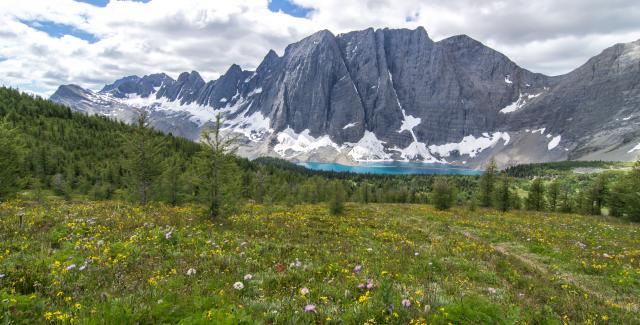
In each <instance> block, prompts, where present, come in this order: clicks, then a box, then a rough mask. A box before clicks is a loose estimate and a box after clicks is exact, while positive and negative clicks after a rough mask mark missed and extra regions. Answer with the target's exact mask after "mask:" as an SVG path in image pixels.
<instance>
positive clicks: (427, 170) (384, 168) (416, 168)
mask: <svg viewBox="0 0 640 325" xmlns="http://www.w3.org/2000/svg"><path fill="white" fill-rule="evenodd" d="M298 165H300V166H304V167H306V168H309V169H313V170H324V171H333V172H351V173H358V174H395V175H413V174H427V175H470V176H475V175H482V171H480V170H475V169H469V168H464V167H460V166H453V165H447V164H425V163H413V162H403V161H384V162H367V163H360V164H358V165H357V166H348V165H340V164H336V163H317V162H305V163H298Z"/></svg>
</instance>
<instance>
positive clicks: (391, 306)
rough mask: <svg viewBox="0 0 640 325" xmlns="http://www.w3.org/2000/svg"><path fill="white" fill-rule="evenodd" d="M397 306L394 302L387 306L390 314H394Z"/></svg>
mask: <svg viewBox="0 0 640 325" xmlns="http://www.w3.org/2000/svg"><path fill="white" fill-rule="evenodd" d="M394 308H395V307H394V306H393V304H390V305H389V306H387V311H388V312H389V314H393V309H394Z"/></svg>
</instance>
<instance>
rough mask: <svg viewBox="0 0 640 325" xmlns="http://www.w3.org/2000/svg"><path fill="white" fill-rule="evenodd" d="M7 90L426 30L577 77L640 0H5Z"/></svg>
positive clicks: (634, 17) (638, 22) (95, 84)
mask: <svg viewBox="0 0 640 325" xmlns="http://www.w3.org/2000/svg"><path fill="white" fill-rule="evenodd" d="M0 26H2V28H0V84H1V85H5V86H11V87H17V88H20V89H21V90H24V91H28V92H32V93H36V94H40V95H43V96H49V95H50V94H52V93H53V92H54V91H55V89H56V88H57V87H58V86H59V85H61V84H71V83H73V84H77V85H80V86H82V87H85V88H90V89H94V90H99V89H100V88H102V86H103V85H104V84H107V83H111V82H112V81H114V80H116V79H119V78H121V77H123V76H128V75H134V74H135V75H139V76H143V75H146V74H151V73H157V72H166V73H167V74H169V75H170V76H172V77H174V78H176V77H177V75H178V74H179V73H180V72H183V71H192V70H196V71H198V72H200V73H201V75H202V76H203V78H205V79H207V80H211V79H215V78H217V77H218V76H219V75H220V74H223V73H224V72H225V71H226V70H227V69H228V67H229V66H230V65H231V64H233V63H236V64H239V65H240V66H241V67H242V68H243V69H248V70H253V69H255V68H256V67H257V65H258V64H259V63H260V61H261V60H262V59H263V57H264V56H265V55H266V54H267V52H268V51H269V50H270V49H273V50H275V51H276V52H277V53H278V54H280V55H282V54H283V52H284V48H285V47H286V45H288V44H290V43H293V42H296V41H298V40H300V39H302V38H304V37H305V36H308V35H310V34H312V33H314V32H316V31H318V30H322V29H328V30H330V31H332V32H333V33H335V34H338V33H343V32H348V31H353V30H361V29H366V28H368V27H374V28H384V27H388V28H410V29H414V28H417V27H418V26H423V27H424V28H425V29H426V30H427V32H428V33H429V36H430V37H431V38H432V39H434V40H436V41H438V40H441V39H444V38H447V37H449V36H453V35H458V34H467V35H469V36H471V37H473V38H475V39H477V40H478V41H481V42H483V43H485V44H486V45H488V46H490V47H492V48H494V49H496V50H498V51H500V52H502V53H504V54H505V55H507V56H508V57H509V58H511V59H512V60H513V61H514V62H516V63H517V64H519V65H520V66H522V67H524V68H527V69H529V70H531V71H534V72H541V73H545V74H548V75H558V74H563V73H567V72H569V71H571V70H573V69H575V68H577V67H578V66H580V65H581V64H583V63H585V62H586V61H587V60H588V59H589V58H590V57H592V56H594V55H597V54H598V53H600V52H601V51H602V50H604V49H605V48H607V47H610V46H612V45H614V44H615V43H626V42H631V41H635V40H638V39H640V1H638V0H563V1H557V0H534V1H532V0H527V1H525V0H446V1H444V0H402V1H398V0H180V1H176V0H82V1H80V0H78V1H76V0H55V1H52V0H1V1H0Z"/></svg>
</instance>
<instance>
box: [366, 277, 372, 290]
mask: <svg viewBox="0 0 640 325" xmlns="http://www.w3.org/2000/svg"><path fill="white" fill-rule="evenodd" d="M367 289H368V290H371V289H373V280H371V279H369V280H367Z"/></svg>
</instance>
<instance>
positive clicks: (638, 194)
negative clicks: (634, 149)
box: [624, 159, 640, 221]
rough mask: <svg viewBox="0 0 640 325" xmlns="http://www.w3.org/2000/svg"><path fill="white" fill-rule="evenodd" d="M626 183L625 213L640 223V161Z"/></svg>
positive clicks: (639, 160)
mask: <svg viewBox="0 0 640 325" xmlns="http://www.w3.org/2000/svg"><path fill="white" fill-rule="evenodd" d="M626 183H627V186H626V195H625V196H624V203H625V207H624V211H625V213H626V215H627V216H628V217H629V219H631V220H633V221H640V159H638V161H637V162H636V163H635V165H634V167H633V169H632V170H631V172H630V173H629V175H628V177H627V180H626Z"/></svg>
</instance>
